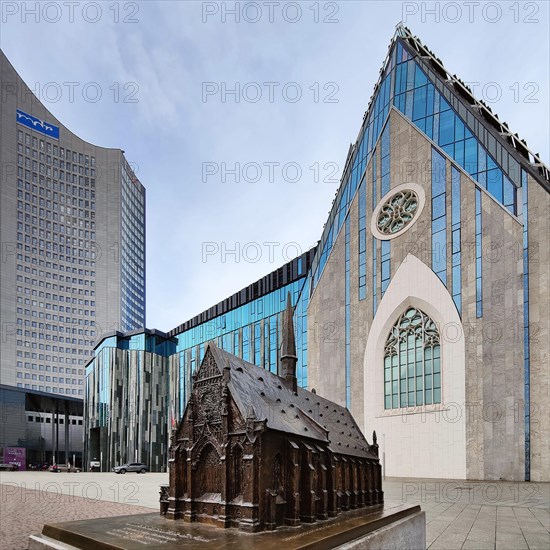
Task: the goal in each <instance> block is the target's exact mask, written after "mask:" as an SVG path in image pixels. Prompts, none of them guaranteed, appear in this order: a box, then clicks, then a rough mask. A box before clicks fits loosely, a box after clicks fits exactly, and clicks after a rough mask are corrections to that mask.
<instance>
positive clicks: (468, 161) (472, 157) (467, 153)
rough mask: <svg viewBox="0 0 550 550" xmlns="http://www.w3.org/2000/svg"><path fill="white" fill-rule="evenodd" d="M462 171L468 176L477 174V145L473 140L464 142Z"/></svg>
mask: <svg viewBox="0 0 550 550" xmlns="http://www.w3.org/2000/svg"><path fill="white" fill-rule="evenodd" d="M464 169H465V170H466V171H467V172H468V173H470V174H475V173H476V172H477V143H476V140H475V139H474V138H470V139H467V140H466V142H465V148H464Z"/></svg>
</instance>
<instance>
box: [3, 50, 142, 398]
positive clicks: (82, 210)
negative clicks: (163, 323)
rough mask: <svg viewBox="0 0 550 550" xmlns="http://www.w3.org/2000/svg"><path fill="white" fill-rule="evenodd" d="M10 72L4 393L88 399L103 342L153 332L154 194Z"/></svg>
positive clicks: (117, 154)
mask: <svg viewBox="0 0 550 550" xmlns="http://www.w3.org/2000/svg"><path fill="white" fill-rule="evenodd" d="M0 69H1V90H2V103H1V106H0V149H1V152H0V154H1V166H2V175H1V187H0V241H1V243H2V257H1V263H0V302H1V304H0V322H1V327H2V345H1V347H0V350H1V351H0V384H2V385H8V386H16V387H19V388H23V389H28V390H31V391H32V390H37V391H44V392H51V393H57V394H63V395H70V396H76V397H82V396H83V393H84V391H83V388H84V386H83V382H84V364H85V363H86V361H87V360H88V358H89V356H90V353H91V350H92V345H93V343H94V341H95V340H97V339H98V338H99V337H100V336H101V334H103V333H104V332H106V331H112V330H132V329H136V328H139V327H143V326H144V325H145V189H144V187H143V185H142V184H141V183H140V182H139V180H138V179H137V177H136V176H135V174H134V172H133V170H132V168H131V167H130V165H129V164H128V162H127V161H126V159H125V157H124V154H123V151H122V150H120V149H107V148H104V147H99V146H96V145H92V144H91V143H88V142H86V141H84V140H83V139H81V138H79V137H78V136H77V135H75V134H74V133H73V132H71V131H70V130H69V129H68V128H66V127H65V126H63V124H62V123H61V122H60V121H59V120H57V119H56V118H55V117H54V116H53V115H52V114H51V113H50V112H49V111H48V110H47V109H46V107H44V105H42V103H41V102H40V101H39V100H38V99H37V98H36V97H35V96H34V95H33V93H32V92H31V91H30V89H29V88H28V87H27V86H26V84H25V83H24V82H23V80H22V79H21V78H20V77H19V75H18V74H17V72H16V71H15V69H14V68H13V66H12V65H11V64H10V62H9V61H8V60H7V58H6V57H5V55H4V54H3V53H0Z"/></svg>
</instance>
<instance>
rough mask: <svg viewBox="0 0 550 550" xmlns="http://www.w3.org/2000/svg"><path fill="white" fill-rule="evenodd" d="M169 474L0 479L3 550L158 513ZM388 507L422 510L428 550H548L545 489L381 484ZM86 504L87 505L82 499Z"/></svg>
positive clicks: (12, 475) (549, 513) (549, 488)
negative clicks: (77, 522)
mask: <svg viewBox="0 0 550 550" xmlns="http://www.w3.org/2000/svg"><path fill="white" fill-rule="evenodd" d="M167 482H168V475H167V474H150V473H149V474H145V475H137V474H135V475H130V474H126V475H125V476H117V475H116V474H114V473H111V472H104V473H80V474H74V473H71V474H66V473H65V474H53V473H50V472H2V473H1V474H0V483H1V484H2V485H0V504H1V506H0V524H1V525H0V527H1V533H0V550H19V549H24V548H26V541H27V538H28V536H29V535H30V534H38V533H40V532H41V530H42V525H43V524H44V523H54V522H61V521H69V520H72V519H86V518H97V517H107V516H114V515H124V514H131V513H145V512H151V509H155V510H158V498H159V485H160V484H164V483H167ZM384 493H385V499H386V502H392V503H396V504H409V505H410V504H420V505H421V507H422V510H424V511H425V512H426V535H427V544H428V548H429V549H430V550H437V549H443V550H455V549H457V550H484V549H492V550H496V549H497V548H498V549H499V550H500V549H502V550H516V549H528V550H539V549H540V550H549V549H550V483H525V482H517V483H514V482H507V481H495V482H483V481H464V480H437V479H408V478H407V479H396V478H387V479H386V480H385V481H384ZM83 497H88V498H83Z"/></svg>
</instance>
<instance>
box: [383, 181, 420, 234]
mask: <svg viewBox="0 0 550 550" xmlns="http://www.w3.org/2000/svg"><path fill="white" fill-rule="evenodd" d="M417 210H418V195H417V194H416V193H415V192H414V191H411V190H410V189H408V190H406V191H400V192H399V193H396V194H395V195H393V196H392V197H390V199H389V200H387V201H386V202H385V203H384V205H383V206H382V208H381V209H380V212H379V213H378V219H377V220H376V226H377V228H378V231H380V233H382V234H383V235H393V234H394V233H397V232H399V231H401V229H403V228H404V227H405V226H406V225H407V224H408V223H409V222H410V221H412V219H413V218H414V215H415V213H416V211H417Z"/></svg>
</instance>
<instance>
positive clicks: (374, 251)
mask: <svg viewBox="0 0 550 550" xmlns="http://www.w3.org/2000/svg"><path fill="white" fill-rule="evenodd" d="M376 159H377V153H376V151H374V152H373V155H372V211H373V212H374V209H375V208H376V204H377V202H378V189H377V180H378V172H377V167H378V163H377V161H376ZM377 307H378V240H377V239H376V237H373V238H372V314H373V315H376V308H377Z"/></svg>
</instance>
